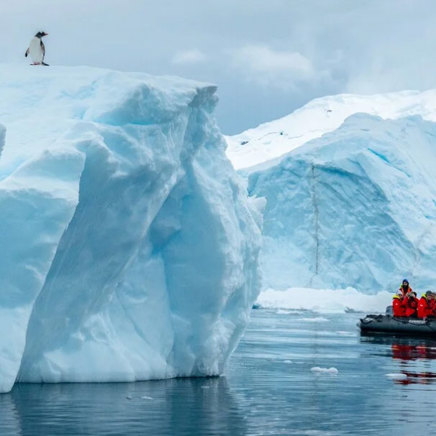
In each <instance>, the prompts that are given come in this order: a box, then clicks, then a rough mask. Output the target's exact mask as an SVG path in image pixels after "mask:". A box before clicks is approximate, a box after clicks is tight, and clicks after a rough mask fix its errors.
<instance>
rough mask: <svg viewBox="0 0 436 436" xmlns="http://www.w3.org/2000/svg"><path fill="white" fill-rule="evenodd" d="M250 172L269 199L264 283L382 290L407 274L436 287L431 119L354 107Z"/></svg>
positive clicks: (435, 153)
mask: <svg viewBox="0 0 436 436" xmlns="http://www.w3.org/2000/svg"><path fill="white" fill-rule="evenodd" d="M427 95H429V94H427ZM432 95H433V97H435V94H434V92H433V94H432ZM400 96H401V94H400ZM368 98H369V97H368ZM400 101H401V99H400ZM435 101H436V100H435ZM420 107H421V108H422V106H420ZM412 109H416V107H414V108H412V107H409V110H412ZM392 112H394V111H392ZM427 115H428V113H427ZM325 116H327V115H325ZM316 125H317V118H316V117H314V118H313V126H316ZM246 171H247V174H248V178H249V192H250V194H251V195H253V196H258V197H265V198H266V200H267V204H266V209H265V215H264V247H263V250H262V255H261V260H262V261H261V263H262V268H263V273H264V284H265V288H274V289H286V288H289V287H314V288H330V289H338V288H340V289H344V288H347V287H353V288H356V289H358V290H360V291H365V292H369V293H376V292H377V291H379V290H393V289H396V287H397V286H398V285H399V283H401V280H402V278H403V277H407V278H409V280H410V281H411V283H412V286H415V285H416V287H417V288H418V289H420V290H422V289H427V287H430V288H431V287H432V286H434V285H435V283H436V270H435V268H434V261H435V259H436V185H435V183H434V181H435V180H436V124H435V123H434V122H432V121H427V120H424V119H423V118H422V117H420V116H418V115H415V116H407V117H404V118H399V119H392V120H389V119H383V118H381V117H378V116H374V115H369V114H354V115H351V116H350V117H348V118H347V119H346V120H345V121H344V122H343V124H342V125H341V126H340V127H339V128H337V129H336V130H332V131H331V132H329V133H326V134H324V135H323V136H322V137H321V138H319V139H314V140H312V141H309V142H307V143H306V144H305V145H300V146H299V147H297V148H295V149H294V150H292V151H291V152H289V153H288V154H286V155H285V156H281V157H280V158H278V159H276V160H270V161H267V162H263V163H262V165H258V166H257V167H254V168H250V169H248V170H246Z"/></svg>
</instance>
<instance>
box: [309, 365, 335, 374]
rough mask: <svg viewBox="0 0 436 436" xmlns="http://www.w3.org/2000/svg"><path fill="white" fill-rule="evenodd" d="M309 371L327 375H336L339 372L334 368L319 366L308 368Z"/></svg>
mask: <svg viewBox="0 0 436 436" xmlns="http://www.w3.org/2000/svg"><path fill="white" fill-rule="evenodd" d="M310 370H311V371H312V372H313V373H315V374H329V375H338V373H339V371H338V370H337V369H336V368H333V367H331V368H321V367H319V366H314V367H313V368H310Z"/></svg>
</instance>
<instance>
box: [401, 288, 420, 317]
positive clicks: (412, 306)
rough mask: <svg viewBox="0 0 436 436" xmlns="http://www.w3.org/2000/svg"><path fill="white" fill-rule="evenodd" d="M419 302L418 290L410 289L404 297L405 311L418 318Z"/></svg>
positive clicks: (408, 314) (409, 315)
mask: <svg viewBox="0 0 436 436" xmlns="http://www.w3.org/2000/svg"><path fill="white" fill-rule="evenodd" d="M418 304H419V301H418V299H417V298H416V292H413V291H409V292H408V293H407V294H406V295H405V296H404V297H403V305H404V306H405V312H406V315H405V316H408V317H412V318H416V316H417V314H418Z"/></svg>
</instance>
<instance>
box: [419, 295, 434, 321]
mask: <svg viewBox="0 0 436 436" xmlns="http://www.w3.org/2000/svg"><path fill="white" fill-rule="evenodd" d="M428 316H436V301H435V300H434V299H430V298H427V297H426V296H425V295H423V296H422V297H421V299H420V300H419V303H418V318H427V317H428Z"/></svg>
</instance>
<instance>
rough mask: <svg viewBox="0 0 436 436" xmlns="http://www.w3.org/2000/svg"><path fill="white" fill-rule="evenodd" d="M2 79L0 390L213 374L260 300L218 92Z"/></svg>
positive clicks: (69, 77)
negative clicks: (220, 123) (18, 384)
mask: <svg viewBox="0 0 436 436" xmlns="http://www.w3.org/2000/svg"><path fill="white" fill-rule="evenodd" d="M0 79H1V80H0V93H1V95H2V98H1V99H0V151H1V158H0V210H1V216H0V289H1V292H0V328H1V330H2V331H3V332H7V334H4V335H2V336H1V338H0V392H7V391H9V390H10V389H11V388H12V386H13V384H14V382H15V381H17V380H18V381H23V382H109V381H134V380H147V379H157V378H168V377H177V376H207V375H218V374H221V373H222V371H223V368H224V365H225V362H226V360H227V359H228V357H229V355H230V354H231V352H232V351H233V350H234V349H235V347H236V346H237V344H238V341H239V339H240V337H241V335H242V333H243V331H244V328H245V326H246V323H247V320H248V317H249V313H250V309H251V306H252V304H253V302H254V301H255V299H256V297H257V295H258V292H259V289H260V280H259V271H258V253H259V247H260V225H261V222H260V221H261V218H260V216H261V215H260V213H259V207H260V205H259V202H256V201H253V200H250V199H248V198H247V192H246V185H245V184H244V182H243V181H242V180H241V179H240V177H239V176H238V175H237V174H236V173H235V172H234V170H233V168H232V165H231V163H230V162H229V161H228V159H227V157H226V155H225V148H226V143H225V141H224V139H223V137H222V135H221V134H220V132H219V130H218V128H217V126H216V123H215V121H214V118H213V111H214V107H215V105H216V102H217V98H216V95H215V92H216V87H215V86H212V85H208V84H202V83H197V82H193V81H188V80H184V79H179V78H173V77H153V76H149V75H146V74H139V73H121V72H115V71H108V70H101V69H93V68H87V67H77V68H68V67H51V68H46V69H44V68H28V67H27V68H22V67H16V66H8V65H2V66H0ZM3 126H4V127H3Z"/></svg>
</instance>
